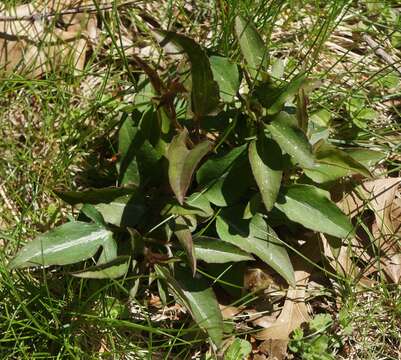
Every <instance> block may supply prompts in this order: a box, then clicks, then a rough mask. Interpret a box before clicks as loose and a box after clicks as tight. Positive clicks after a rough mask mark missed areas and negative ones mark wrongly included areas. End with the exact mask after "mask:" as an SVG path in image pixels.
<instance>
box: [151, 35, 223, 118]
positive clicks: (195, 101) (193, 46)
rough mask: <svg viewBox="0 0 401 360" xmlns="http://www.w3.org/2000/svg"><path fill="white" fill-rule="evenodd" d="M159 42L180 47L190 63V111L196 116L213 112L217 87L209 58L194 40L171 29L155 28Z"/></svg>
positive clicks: (216, 101)
mask: <svg viewBox="0 0 401 360" xmlns="http://www.w3.org/2000/svg"><path fill="white" fill-rule="evenodd" d="M154 32H155V33H157V34H158V38H159V39H160V37H162V38H163V39H162V41H161V44H162V45H165V44H168V43H174V45H176V46H178V47H180V48H182V49H183V50H184V51H185V53H186V54H187V56H188V59H189V62H190V63H191V75H192V94H191V101H192V111H193V113H194V114H195V116H196V117H197V118H201V117H203V116H206V115H208V114H211V113H213V112H214V111H215V110H216V108H217V106H218V104H219V87H218V85H217V82H216V81H215V80H214V79H213V73H212V70H211V67H210V63H209V58H208V57H207V55H206V52H205V51H204V50H203V49H202V47H201V46H200V45H199V44H197V43H196V42H195V41H194V40H192V39H190V38H188V37H186V36H184V35H180V34H177V33H174V32H171V31H161V30H155V31H154Z"/></svg>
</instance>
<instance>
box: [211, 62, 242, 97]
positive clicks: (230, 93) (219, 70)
mask: <svg viewBox="0 0 401 360" xmlns="http://www.w3.org/2000/svg"><path fill="white" fill-rule="evenodd" d="M209 60H210V65H211V67H212V72H213V77H214V79H215V80H216V81H217V83H218V84H219V89H220V97H221V99H222V100H224V101H225V102H231V101H233V100H234V98H235V95H236V94H237V92H238V89H239V86H240V77H239V72H238V67H237V65H236V64H235V63H233V62H231V61H230V60H229V59H227V58H224V57H221V56H211V57H210V59H209Z"/></svg>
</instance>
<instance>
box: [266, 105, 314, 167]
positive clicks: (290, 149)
mask: <svg viewBox="0 0 401 360" xmlns="http://www.w3.org/2000/svg"><path fill="white" fill-rule="evenodd" d="M266 127H267V129H268V130H269V131H270V133H271V135H272V137H273V139H274V140H275V141H276V142H277V143H278V144H279V145H280V147H281V149H282V150H284V151H285V152H286V153H287V154H288V155H290V156H291V157H292V158H293V159H294V160H295V161H296V162H297V163H299V164H300V165H301V166H302V167H303V168H313V166H314V165H315V161H314V156H313V154H312V148H311V146H310V144H309V142H308V139H307V138H306V135H305V134H304V132H303V131H302V130H301V129H300V128H299V127H298V126H297V124H296V119H295V118H294V117H293V116H291V115H289V114H287V113H286V112H280V113H279V114H277V115H276V116H275V117H274V119H273V121H272V122H271V123H270V124H269V125H266Z"/></svg>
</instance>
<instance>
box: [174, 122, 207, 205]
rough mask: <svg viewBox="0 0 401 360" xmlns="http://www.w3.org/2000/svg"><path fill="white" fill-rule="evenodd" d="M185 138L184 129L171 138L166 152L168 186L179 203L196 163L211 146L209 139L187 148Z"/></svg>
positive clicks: (181, 202)
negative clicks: (189, 148)
mask: <svg viewBox="0 0 401 360" xmlns="http://www.w3.org/2000/svg"><path fill="white" fill-rule="evenodd" d="M187 138H188V131H187V130H186V129H185V130H183V131H182V132H181V133H180V134H178V135H176V136H175V137H174V138H173V140H172V141H171V144H170V146H169V148H168V152H167V158H168V160H169V168H168V177H169V181H170V186H171V188H172V190H173V192H174V194H175V196H176V197H177V200H178V202H179V203H180V204H181V205H182V204H183V203H184V196H185V194H186V192H187V190H188V188H189V185H190V183H191V180H192V175H193V173H194V171H195V169H196V167H197V165H198V164H199V162H200V161H201V160H202V158H203V157H204V156H205V155H206V154H207V153H208V152H209V151H210V149H211V147H212V144H211V143H210V142H209V141H202V142H201V143H199V144H197V145H196V146H195V147H194V148H193V149H191V150H188V148H187V146H186V140H187Z"/></svg>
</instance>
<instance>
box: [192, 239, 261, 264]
mask: <svg viewBox="0 0 401 360" xmlns="http://www.w3.org/2000/svg"><path fill="white" fill-rule="evenodd" d="M194 248H195V256H196V258H197V259H198V260H203V261H205V262H207V263H211V264H223V263H227V262H238V261H248V260H254V258H253V256H252V255H250V254H248V253H246V252H245V251H242V250H241V249H239V248H238V247H236V246H234V245H232V244H230V243H228V242H224V241H221V240H220V239H216V238H211V237H206V236H200V237H197V238H196V239H194Z"/></svg>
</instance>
